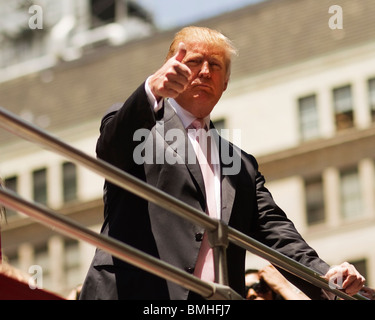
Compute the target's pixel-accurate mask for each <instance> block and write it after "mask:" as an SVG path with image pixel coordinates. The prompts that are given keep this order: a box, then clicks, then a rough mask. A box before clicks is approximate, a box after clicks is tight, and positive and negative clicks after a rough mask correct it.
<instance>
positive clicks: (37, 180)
mask: <svg viewBox="0 0 375 320" xmlns="http://www.w3.org/2000/svg"><path fill="white" fill-rule="evenodd" d="M33 199H34V201H35V202H38V203H41V204H47V169H46V168H43V169H39V170H36V171H34V172H33Z"/></svg>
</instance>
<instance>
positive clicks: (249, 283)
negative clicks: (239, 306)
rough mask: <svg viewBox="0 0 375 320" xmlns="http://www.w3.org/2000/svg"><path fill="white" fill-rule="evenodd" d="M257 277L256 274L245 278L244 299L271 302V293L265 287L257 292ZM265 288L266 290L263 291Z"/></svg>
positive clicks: (250, 274)
mask: <svg viewBox="0 0 375 320" xmlns="http://www.w3.org/2000/svg"><path fill="white" fill-rule="evenodd" d="M259 281H260V278H259V275H258V273H249V274H247V275H246V276H245V283H246V288H247V292H246V299H247V300H273V299H272V291H271V289H270V288H269V287H268V286H266V287H264V288H262V290H259V287H260V286H259V285H258V284H259ZM265 288H267V290H265Z"/></svg>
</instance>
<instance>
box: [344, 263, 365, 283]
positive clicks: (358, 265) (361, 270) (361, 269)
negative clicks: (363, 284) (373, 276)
mask: <svg viewBox="0 0 375 320" xmlns="http://www.w3.org/2000/svg"><path fill="white" fill-rule="evenodd" d="M349 263H351V264H352V265H353V266H354V267H355V268H356V269H357V270H358V272H359V273H360V274H361V275H362V276H364V277H365V278H366V279H367V281H368V280H369V279H368V276H367V261H366V259H361V260H356V261H349Z"/></svg>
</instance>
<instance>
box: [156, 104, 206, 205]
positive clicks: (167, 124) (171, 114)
mask: <svg viewBox="0 0 375 320" xmlns="http://www.w3.org/2000/svg"><path fill="white" fill-rule="evenodd" d="M170 130H174V131H170ZM156 131H157V134H160V135H161V136H162V137H163V139H164V141H165V143H166V144H168V146H169V147H171V148H172V149H173V150H174V152H175V156H176V157H179V159H178V160H179V161H181V162H182V163H184V164H185V165H186V167H187V168H188V170H189V172H190V174H191V176H192V177H193V178H194V180H195V182H196V183H197V185H198V186H199V189H200V191H201V193H202V196H203V202H204V203H206V201H205V199H206V192H205V188H204V181H203V176H202V172H201V169H200V166H199V163H198V160H197V158H196V156H195V153H194V148H193V145H192V144H191V142H190V140H189V137H188V135H187V133H186V130H185V127H184V126H183V124H182V122H181V120H180V118H179V117H178V116H177V114H176V112H175V111H174V110H173V108H172V107H171V106H170V104H169V102H168V100H166V99H165V100H164V116H163V119H162V120H161V121H158V122H157V124H156ZM168 131H169V133H171V132H172V133H173V134H172V137H173V136H174V135H175V134H176V135H177V136H178V138H177V139H168V140H166V139H165V138H166V135H167V133H168ZM164 151H165V150H164ZM189 151H190V153H191V154H190V157H189V153H188V152H189ZM192 154H193V155H194V156H192ZM192 158H193V159H192ZM164 161H165V159H164ZM203 209H205V208H203Z"/></svg>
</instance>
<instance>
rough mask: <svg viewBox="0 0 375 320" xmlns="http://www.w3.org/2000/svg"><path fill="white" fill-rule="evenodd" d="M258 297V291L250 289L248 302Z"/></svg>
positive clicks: (247, 296) (247, 297)
mask: <svg viewBox="0 0 375 320" xmlns="http://www.w3.org/2000/svg"><path fill="white" fill-rule="evenodd" d="M257 297H258V295H257V293H256V291H255V290H254V289H249V291H248V292H247V295H246V299H247V300H255V299H256V298H257Z"/></svg>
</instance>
